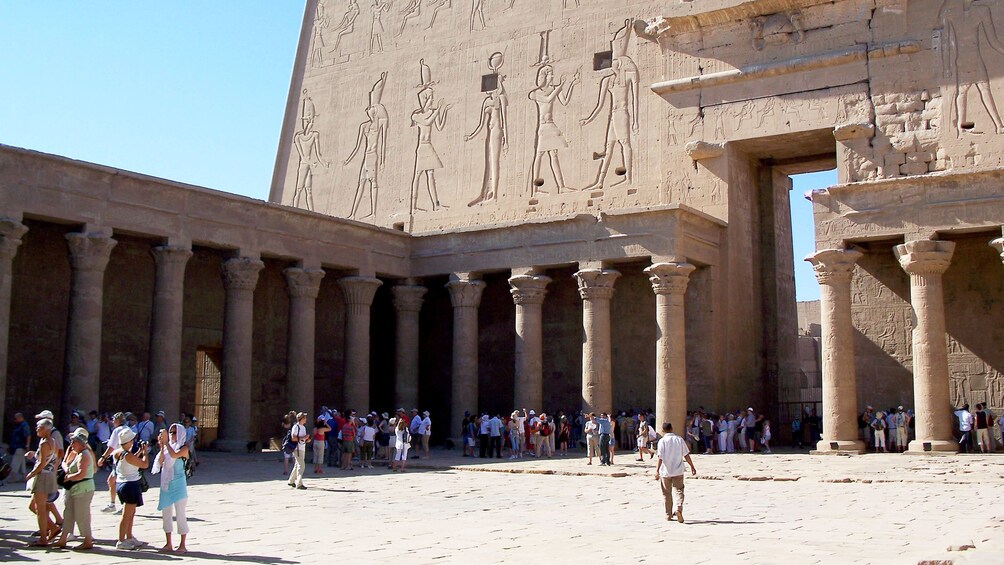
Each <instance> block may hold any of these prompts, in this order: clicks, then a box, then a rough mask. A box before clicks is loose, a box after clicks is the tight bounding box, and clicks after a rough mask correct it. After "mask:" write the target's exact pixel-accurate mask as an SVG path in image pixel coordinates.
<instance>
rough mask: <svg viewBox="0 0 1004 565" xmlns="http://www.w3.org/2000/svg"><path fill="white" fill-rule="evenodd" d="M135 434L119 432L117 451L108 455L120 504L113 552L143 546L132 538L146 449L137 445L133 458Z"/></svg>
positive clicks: (140, 493) (147, 463) (141, 502)
mask: <svg viewBox="0 0 1004 565" xmlns="http://www.w3.org/2000/svg"><path fill="white" fill-rule="evenodd" d="M135 440H136V432H134V431H132V430H131V429H123V430H122V431H121V432H120V433H119V436H118V441H119V444H120V447H119V448H118V449H116V450H115V451H114V452H113V453H112V458H113V459H114V460H115V489H116V491H117V492H118V495H119V502H121V503H122V520H121V521H120V522H119V534H118V543H116V544H115V549H138V548H140V547H142V546H144V545H146V543H145V542H141V541H139V540H138V539H136V536H134V535H133V531H132V526H133V520H134V518H135V517H136V508H138V507H140V506H143V488H142V486H141V481H140V473H141V469H146V468H147V467H148V466H149V462H148V460H147V457H148V453H149V449H148V446H146V445H143V444H142V443H140V444H139V449H138V450H137V452H136V454H135V455H134V454H133V453H132V451H133V450H132V448H133V442H134V441H135Z"/></svg>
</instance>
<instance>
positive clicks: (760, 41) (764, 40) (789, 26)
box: [749, 10, 805, 51]
mask: <svg viewBox="0 0 1004 565" xmlns="http://www.w3.org/2000/svg"><path fill="white" fill-rule="evenodd" d="M749 26H750V31H752V32H753V49H756V50H757V51H762V50H763V48H764V47H766V46H767V45H783V44H785V43H801V42H802V41H804V40H805V28H804V27H803V25H802V13H801V12H799V11H797V10H796V11H793V12H781V13H777V14H771V15H769V16H757V17H755V18H753V19H752V20H750V22H749Z"/></svg>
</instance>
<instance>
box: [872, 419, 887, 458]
mask: <svg viewBox="0 0 1004 565" xmlns="http://www.w3.org/2000/svg"><path fill="white" fill-rule="evenodd" d="M870 426H871V429H872V435H873V436H874V437H875V446H874V447H875V452H876V453H885V414H883V413H882V412H876V413H875V417H874V418H873V419H872V423H871V424H870Z"/></svg>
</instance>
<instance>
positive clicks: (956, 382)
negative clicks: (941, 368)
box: [942, 371, 970, 406]
mask: <svg viewBox="0 0 1004 565" xmlns="http://www.w3.org/2000/svg"><path fill="white" fill-rule="evenodd" d="M948 381H949V394H950V395H951V396H950V398H951V401H952V406H962V405H963V404H965V403H966V402H967V399H968V398H969V396H970V394H969V390H968V389H969V375H968V374H967V373H965V372H962V371H952V372H951V376H949V378H948ZM942 382H944V381H942Z"/></svg>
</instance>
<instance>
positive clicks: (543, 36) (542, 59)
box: [530, 30, 558, 67]
mask: <svg viewBox="0 0 1004 565" xmlns="http://www.w3.org/2000/svg"><path fill="white" fill-rule="evenodd" d="M557 62H558V61H557V59H552V58H551V30H547V31H542V32H540V49H539V50H538V52H537V62H536V63H534V64H533V65H530V66H531V67H539V66H541V65H548V64H554V63H557Z"/></svg>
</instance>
